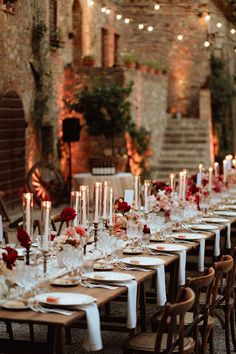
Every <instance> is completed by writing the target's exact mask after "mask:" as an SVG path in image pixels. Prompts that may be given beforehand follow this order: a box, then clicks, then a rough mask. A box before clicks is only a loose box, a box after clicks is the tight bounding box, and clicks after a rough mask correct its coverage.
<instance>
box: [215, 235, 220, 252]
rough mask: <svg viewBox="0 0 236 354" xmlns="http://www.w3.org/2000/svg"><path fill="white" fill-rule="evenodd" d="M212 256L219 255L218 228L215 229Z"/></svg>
mask: <svg viewBox="0 0 236 354" xmlns="http://www.w3.org/2000/svg"><path fill="white" fill-rule="evenodd" d="M214 232H215V244H214V256H215V257H218V256H219V255H220V230H215V231H214Z"/></svg>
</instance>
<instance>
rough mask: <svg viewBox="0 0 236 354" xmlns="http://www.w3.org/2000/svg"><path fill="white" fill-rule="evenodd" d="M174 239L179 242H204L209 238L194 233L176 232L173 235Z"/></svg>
mask: <svg viewBox="0 0 236 354" xmlns="http://www.w3.org/2000/svg"><path fill="white" fill-rule="evenodd" d="M171 236H173V237H174V238H177V239H178V240H202V239H205V238H206V237H207V236H206V235H203V234H197V233H196V234H194V233H192V232H176V233H174V234H172V235H171Z"/></svg>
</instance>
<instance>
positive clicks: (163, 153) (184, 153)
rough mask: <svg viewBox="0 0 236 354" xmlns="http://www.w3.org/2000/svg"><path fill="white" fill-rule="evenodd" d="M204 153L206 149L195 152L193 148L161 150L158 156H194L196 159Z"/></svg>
mask: <svg viewBox="0 0 236 354" xmlns="http://www.w3.org/2000/svg"><path fill="white" fill-rule="evenodd" d="M205 155H206V151H201V152H198V154H196V152H195V151H194V150H190V151H188V150H180V151H178V150H176V151H171V150H164V151H161V154H160V158H161V159H165V158H176V157H178V158H185V157H188V158H189V159H191V158H194V157H196V158H197V159H198V158H199V157H204V156H205Z"/></svg>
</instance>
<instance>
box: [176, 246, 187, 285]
mask: <svg viewBox="0 0 236 354" xmlns="http://www.w3.org/2000/svg"><path fill="white" fill-rule="evenodd" d="M178 254H179V285H184V284H185V273H186V251H185V250H183V251H180V252H178Z"/></svg>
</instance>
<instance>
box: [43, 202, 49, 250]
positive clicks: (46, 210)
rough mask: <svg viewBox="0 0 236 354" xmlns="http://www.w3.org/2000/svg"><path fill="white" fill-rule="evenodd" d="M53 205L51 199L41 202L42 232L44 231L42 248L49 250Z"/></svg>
mask: <svg viewBox="0 0 236 354" xmlns="http://www.w3.org/2000/svg"><path fill="white" fill-rule="evenodd" d="M51 207H52V203H51V202H50V201H42V202H41V232H42V241H41V249H42V250H43V251H48V250H49V235H50V221H51V215H50V214H51Z"/></svg>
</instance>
